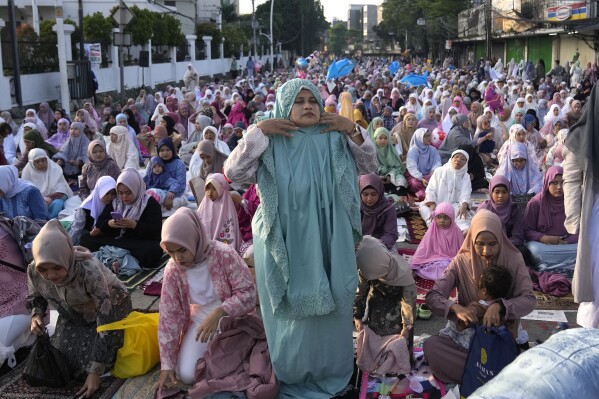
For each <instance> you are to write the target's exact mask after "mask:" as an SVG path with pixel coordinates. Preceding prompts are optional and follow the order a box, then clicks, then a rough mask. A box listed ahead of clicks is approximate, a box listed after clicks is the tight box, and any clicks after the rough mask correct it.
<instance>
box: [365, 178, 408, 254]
mask: <svg viewBox="0 0 599 399" xmlns="http://www.w3.org/2000/svg"><path fill="white" fill-rule="evenodd" d="M359 185H360V214H361V216H362V234H363V235H368V236H373V237H374V238H377V239H379V240H381V241H382V242H383V244H385V246H386V247H387V249H389V250H391V249H392V248H393V246H394V245H395V241H397V237H398V236H399V235H398V233H397V206H396V205H395V201H394V200H393V199H392V198H387V197H385V191H384V187H383V182H382V181H381V179H380V177H379V176H377V175H376V174H375V173H368V174H367V175H362V176H360V177H359Z"/></svg>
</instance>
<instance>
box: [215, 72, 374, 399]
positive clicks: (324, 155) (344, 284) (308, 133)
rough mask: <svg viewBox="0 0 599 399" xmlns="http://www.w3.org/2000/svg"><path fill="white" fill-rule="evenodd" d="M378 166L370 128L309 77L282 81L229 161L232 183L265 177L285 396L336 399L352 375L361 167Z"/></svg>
mask: <svg viewBox="0 0 599 399" xmlns="http://www.w3.org/2000/svg"><path fill="white" fill-rule="evenodd" d="M376 169H377V161H376V150H375V148H374V145H373V144H372V142H371V141H370V138H369V137H368V133H367V132H366V131H365V130H363V129H361V128H360V127H357V128H356V125H355V124H354V122H353V121H350V120H349V119H346V118H344V117H342V116H340V115H337V114H332V113H325V112H324V109H323V105H322V98H321V96H320V93H319V91H318V89H317V88H316V86H314V85H313V84H312V83H311V82H309V81H307V80H302V79H293V80H291V81H289V82H287V83H285V84H284V85H283V86H281V87H280V88H279V90H278V91H277V99H276V103H275V107H274V110H273V118H272V119H266V120H263V121H261V122H259V123H258V124H257V125H252V126H250V127H249V128H248V130H247V133H246V134H245V135H244V137H243V140H242V141H240V143H239V145H238V146H237V148H236V149H235V150H234V151H233V152H232V153H231V155H230V156H229V158H228V160H227V161H226V163H225V167H224V172H225V175H226V176H227V177H228V178H229V179H230V180H232V181H233V182H235V183H245V184H247V183H255V182H256V181H257V184H258V191H259V194H260V200H261V204H260V206H259V207H258V210H257V211H256V214H255V215H254V219H253V221H252V231H253V236H254V237H253V238H254V259H255V264H256V283H257V287H258V294H259V296H260V309H261V312H262V318H263V320H264V327H265V330H266V338H267V341H268V347H269V351H270V356H271V361H272V364H273V367H274V370H275V373H276V375H277V378H278V380H279V383H280V393H279V397H280V398H302V399H319V398H323V399H324V398H330V397H332V396H335V394H337V393H339V392H341V391H342V390H343V389H344V388H345V387H346V386H347V384H348V383H349V380H350V378H351V375H352V372H353V344H352V332H353V326H352V303H353V302H352V301H353V297H354V296H355V293H356V286H357V268H356V257H355V252H354V248H355V245H356V243H357V242H358V241H360V239H361V224H360V203H359V192H358V174H366V173H369V172H374V171H375V170H376Z"/></svg>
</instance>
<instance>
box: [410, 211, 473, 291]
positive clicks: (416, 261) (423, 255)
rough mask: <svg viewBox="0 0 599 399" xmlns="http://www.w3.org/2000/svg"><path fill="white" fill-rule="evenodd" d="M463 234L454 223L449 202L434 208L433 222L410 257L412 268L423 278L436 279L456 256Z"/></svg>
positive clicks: (453, 214)
mask: <svg viewBox="0 0 599 399" xmlns="http://www.w3.org/2000/svg"><path fill="white" fill-rule="evenodd" d="M463 242H464V234H462V231H461V230H460V228H459V227H458V226H457V225H456V224H455V211H454V208H453V205H451V204H450V203H449V202H442V203H440V204H439V205H437V207H436V208H435V211H434V216H433V223H431V225H430V227H429V228H428V230H427V231H426V234H425V235H424V237H423V238H422V241H421V242H420V245H418V249H416V253H415V254H414V256H413V257H412V260H411V262H410V263H411V266H412V270H414V271H415V272H416V274H417V275H418V276H420V277H422V278H423V279H426V280H432V281H436V280H437V279H438V278H439V277H441V276H442V275H443V272H444V271H445V269H446V268H447V266H449V264H450V263H451V261H452V260H453V258H454V257H455V256H456V254H457V253H458V251H459V250H460V247H461V246H462V243H463Z"/></svg>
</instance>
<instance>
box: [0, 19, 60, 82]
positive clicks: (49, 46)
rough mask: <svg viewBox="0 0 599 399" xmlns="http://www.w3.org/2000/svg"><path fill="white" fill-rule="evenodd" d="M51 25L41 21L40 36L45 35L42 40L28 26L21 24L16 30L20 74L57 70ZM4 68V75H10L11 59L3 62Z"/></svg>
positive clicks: (51, 23)
mask: <svg viewBox="0 0 599 399" xmlns="http://www.w3.org/2000/svg"><path fill="white" fill-rule="evenodd" d="M44 22H45V23H44ZM53 25H54V23H53V21H43V22H42V23H41V24H40V34H42V35H43V34H45V36H42V37H44V40H42V39H40V37H39V36H38V35H37V34H36V33H35V31H34V30H33V27H31V26H30V25H27V24H22V25H21V26H19V27H18V28H17V41H18V52H19V66H20V72H21V74H30V73H42V72H52V71H57V70H58V51H57V49H56V34H55V33H54V32H52V26H53ZM4 68H5V71H6V73H8V74H12V58H10V57H8V59H6V60H5V61H4ZM9 71H11V72H9Z"/></svg>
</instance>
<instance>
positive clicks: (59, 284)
mask: <svg viewBox="0 0 599 399" xmlns="http://www.w3.org/2000/svg"><path fill="white" fill-rule="evenodd" d="M32 251H33V263H32V265H31V266H30V267H29V268H28V270H27V274H28V277H29V295H28V296H27V304H26V306H27V309H28V310H29V311H30V312H31V331H32V332H33V333H34V334H37V335H42V333H43V330H44V316H45V315H46V314H47V312H48V305H51V306H52V308H54V309H58V314H59V316H58V321H57V323H56V331H55V332H54V335H52V338H51V341H50V342H51V343H52V345H54V346H55V347H56V348H57V349H58V350H60V351H61V352H62V353H64V354H65V355H66V357H67V360H68V363H69V365H70V366H71V368H72V370H75V377H76V378H83V377H85V376H86V374H87V379H86V381H85V385H84V386H83V388H81V390H80V391H79V392H77V395H82V394H83V395H85V397H90V396H92V395H93V393H94V392H95V391H96V390H97V389H98V386H99V383H100V376H101V375H102V374H104V373H105V372H106V371H108V370H110V369H111V368H112V365H113V364H114V362H115V360H116V354H117V351H118V350H119V348H120V347H121V346H122V345H123V336H124V332H123V331H121V330H116V331H109V332H103V333H98V332H96V328H97V327H98V326H100V325H103V324H108V323H112V322H115V321H118V320H121V319H123V318H125V317H127V315H128V314H129V313H130V312H131V298H130V297H129V291H127V288H126V287H125V286H124V285H123V283H121V282H120V281H119V280H118V279H117V277H116V276H115V275H114V274H113V273H112V272H111V271H110V270H108V269H107V268H106V267H105V266H103V265H102V264H101V263H100V262H99V261H97V260H96V259H94V258H92V256H91V253H89V251H87V250H85V248H81V247H73V244H72V243H71V239H70V237H69V234H68V233H67V232H66V230H65V229H64V228H63V227H62V226H61V224H60V222H59V221H58V220H56V219H53V220H50V221H49V222H48V223H46V225H45V226H44V227H43V228H42V229H41V230H40V232H39V234H38V235H37V237H36V238H35V240H33V247H32Z"/></svg>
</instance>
